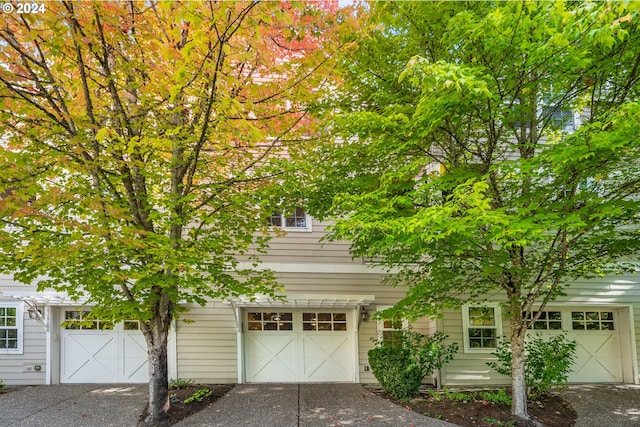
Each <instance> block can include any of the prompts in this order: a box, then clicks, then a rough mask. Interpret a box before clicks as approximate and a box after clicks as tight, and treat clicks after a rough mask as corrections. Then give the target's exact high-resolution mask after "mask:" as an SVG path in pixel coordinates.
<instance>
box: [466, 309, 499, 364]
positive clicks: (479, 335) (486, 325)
mask: <svg viewBox="0 0 640 427" xmlns="http://www.w3.org/2000/svg"><path fill="white" fill-rule="evenodd" d="M462 321H463V332H464V350H465V352H478V353H491V352H492V351H494V350H495V349H496V347H497V345H498V338H499V337H500V336H501V335H502V313H501V310H500V307H499V306H497V305H482V306H464V307H462Z"/></svg>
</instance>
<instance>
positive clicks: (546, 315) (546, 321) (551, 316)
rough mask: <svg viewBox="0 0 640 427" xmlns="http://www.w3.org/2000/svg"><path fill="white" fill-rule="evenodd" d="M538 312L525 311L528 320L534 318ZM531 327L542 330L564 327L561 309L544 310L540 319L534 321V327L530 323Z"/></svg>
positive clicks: (524, 314)
mask: <svg viewBox="0 0 640 427" xmlns="http://www.w3.org/2000/svg"><path fill="white" fill-rule="evenodd" d="M537 314H538V312H537V311H534V312H529V313H523V314H522V315H523V316H526V318H527V320H532V319H533V318H534V317H535V316H536V315H537ZM529 329H534V330H537V331H541V330H544V331H546V330H560V329H562V315H561V313H560V312H559V311H542V312H540V316H538V320H536V321H535V322H534V323H533V327H532V326H531V325H529Z"/></svg>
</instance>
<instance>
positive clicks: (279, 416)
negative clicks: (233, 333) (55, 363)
mask: <svg viewBox="0 0 640 427" xmlns="http://www.w3.org/2000/svg"><path fill="white" fill-rule="evenodd" d="M146 393H147V387H146V386H145V385H132V386H123V385H95V384H93V385H92V384H78V385H51V386H34V387H24V388H20V389H18V390H15V391H12V392H10V393H5V394H0V414H2V426H7V427H18V426H19V427H43V426H46V427H133V426H135V425H136V424H137V421H138V417H139V416H140V414H141V412H142V410H143V408H144V407H145V405H146V399H147V394H146ZM177 425H178V426H182V427H197V426H207V427H209V426H224V427H236V426H247V427H254V426H261V427H286V426H305V427H320V426H322V427H325V426H337V425H350V426H368V427H383V426H389V427H392V426H393V427H395V426H407V427H409V426H412V427H418V426H423V427H455V426H454V425H453V424H449V423H446V422H444V421H438V420H434V419H431V418H427V417H424V416H422V415H420V414H417V413H415V412H411V411H409V410H407V409H405V408H402V407H400V406H397V405H394V404H393V403H390V402H388V401H386V400H384V399H382V398H380V397H378V396H376V395H374V394H372V393H370V392H368V391H367V390H365V389H364V388H363V387H362V386H361V385H359V384H300V385H299V384H241V385H238V386H236V387H235V388H234V389H233V390H232V391H231V392H230V393H229V394H227V395H226V396H224V397H223V398H221V399H219V400H218V401H217V402H215V403H214V404H213V405H211V406H210V407H209V408H207V409H205V410H204V411H201V412H199V413H197V414H195V415H193V416H191V417H189V418H187V419H186V420H184V421H182V422H181V423H178V424H177Z"/></svg>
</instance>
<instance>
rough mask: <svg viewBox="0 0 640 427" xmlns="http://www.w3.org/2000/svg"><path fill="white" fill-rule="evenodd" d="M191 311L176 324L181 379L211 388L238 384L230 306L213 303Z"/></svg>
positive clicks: (234, 338)
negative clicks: (205, 384)
mask: <svg viewBox="0 0 640 427" xmlns="http://www.w3.org/2000/svg"><path fill="white" fill-rule="evenodd" d="M190 309H191V311H190V312H189V313H187V314H185V315H183V319H182V320H178V321H177V324H176V340H177V344H176V348H177V367H178V378H181V379H193V380H195V381H197V382H200V383H210V384H215V383H236V382H237V381H238V374H237V372H238V364H237V359H238V349H237V345H236V339H237V338H236V337H237V335H236V323H235V318H234V315H233V310H232V308H231V306H230V305H228V304H222V303H220V302H211V303H209V304H208V305H207V306H206V307H200V306H192V307H190ZM185 320H187V321H189V322H192V323H186V322H185Z"/></svg>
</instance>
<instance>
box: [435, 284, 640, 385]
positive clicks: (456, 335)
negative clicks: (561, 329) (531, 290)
mask: <svg viewBox="0 0 640 427" xmlns="http://www.w3.org/2000/svg"><path fill="white" fill-rule="evenodd" d="M566 293H567V295H566V296H562V297H559V298H558V299H557V300H555V301H553V302H551V303H549V304H548V307H550V308H553V307H556V308H562V307H570V308H577V307H587V308H588V307H593V308H602V309H607V308H612V309H617V310H618V311H619V313H620V314H621V316H619V317H618V322H623V323H621V324H619V327H620V334H621V335H620V341H621V345H622V349H623V352H626V353H629V354H630V356H629V358H628V359H629V360H626V361H625V364H624V366H623V371H624V382H625V383H638V382H639V381H640V378H638V368H637V367H638V363H640V361H639V360H638V354H640V346H639V345H638V341H637V339H636V337H637V331H640V329H639V328H640V276H639V275H632V274H626V275H620V276H606V277H601V278H597V279H590V280H577V281H575V282H574V283H573V284H572V285H571V286H570V287H568V289H567V290H566ZM627 313H628V315H629V316H631V318H630V319H629V317H628V316H627ZM627 325H628V327H627ZM438 327H439V329H440V330H442V331H443V332H444V333H445V334H447V335H448V336H449V338H448V341H449V342H457V343H458V344H459V346H460V352H459V353H458V354H457V355H456V357H455V359H454V360H453V361H452V362H451V363H450V364H449V365H447V366H446V367H445V368H444V369H443V371H442V382H443V384H444V385H448V386H482V385H489V384H508V383H510V378H509V377H505V376H503V375H500V374H498V373H496V372H494V371H493V370H491V369H490V368H489V367H488V366H487V365H486V362H488V361H491V360H495V359H494V358H493V356H492V355H491V354H488V353H465V352H464V350H463V349H464V342H463V323H462V312H461V310H445V311H443V313H442V318H441V319H440V320H439V322H438ZM509 334H510V328H509V319H508V317H506V316H505V315H504V311H503V317H502V335H503V336H507V337H508V336H509Z"/></svg>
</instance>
